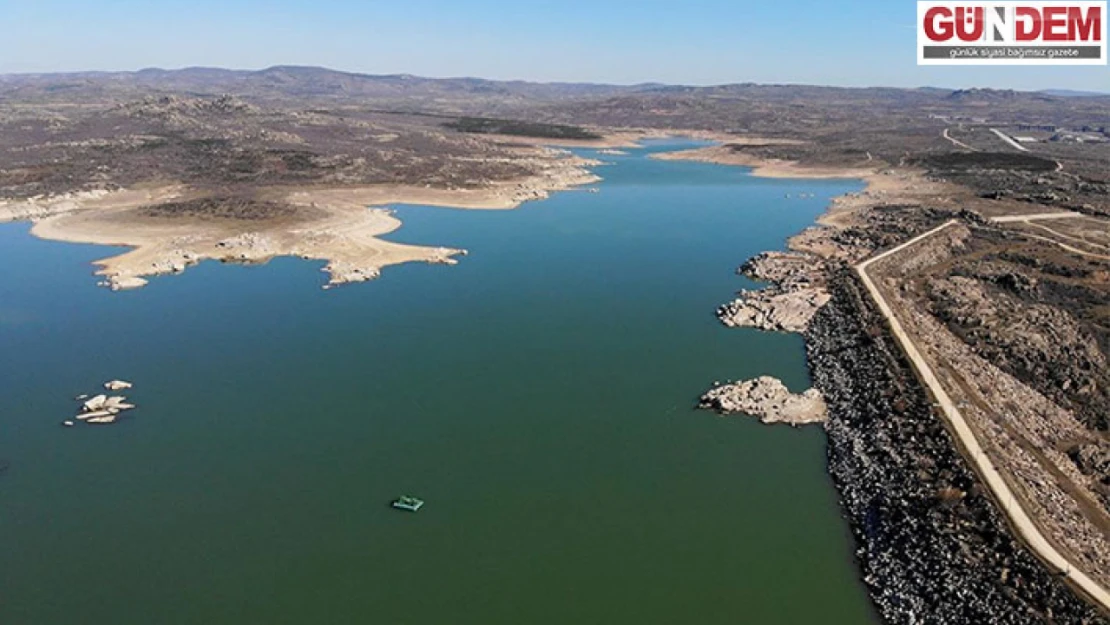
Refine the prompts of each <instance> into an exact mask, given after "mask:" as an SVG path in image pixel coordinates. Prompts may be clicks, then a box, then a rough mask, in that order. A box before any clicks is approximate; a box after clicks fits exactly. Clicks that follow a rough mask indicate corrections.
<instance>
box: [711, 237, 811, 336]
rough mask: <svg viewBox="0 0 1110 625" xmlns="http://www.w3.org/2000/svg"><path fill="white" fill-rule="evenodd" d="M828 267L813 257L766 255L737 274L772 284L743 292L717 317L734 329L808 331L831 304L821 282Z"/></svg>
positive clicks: (790, 253)
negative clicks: (807, 327)
mask: <svg viewBox="0 0 1110 625" xmlns="http://www.w3.org/2000/svg"><path fill="white" fill-rule="evenodd" d="M824 267H825V262H824V261H823V260H821V259H820V258H818V257H816V256H814V255H812V254H806V253H799V252H764V253H762V254H760V255H758V256H756V257H755V258H752V259H751V260H749V261H748V262H746V263H744V264H743V265H742V266H741V267H740V269H739V270H738V271H737V273H739V274H741V275H744V276H747V277H749V278H751V279H753V280H761V281H764V282H770V283H771V284H770V285H769V286H767V287H766V288H764V289H761V290H758V291H741V292H740V293H738V295H739V296H740V297H739V298H737V299H735V300H733V301H731V302H729V303H727V304H724V305H723V306H721V307H720V308H718V309H717V318H718V319H720V320H721V323H723V324H725V325H726V326H728V327H730V328H736V327H748V328H758V329H760V330H766V331H768V332H804V331H805V329H806V326H807V325H808V324H809V320H810V319H812V318H813V315H815V314H816V313H817V311H818V309H820V308H821V307H822V306H824V305H825V303H827V302H828V301H829V294H828V292H827V291H826V290H825V289H824V286H823V280H822V279H821V276H822V275H823V269H824Z"/></svg>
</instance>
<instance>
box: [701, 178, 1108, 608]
mask: <svg viewBox="0 0 1110 625" xmlns="http://www.w3.org/2000/svg"><path fill="white" fill-rule="evenodd" d="M887 178H889V179H890V180H887ZM910 179H911V177H907V176H901V177H899V176H894V175H891V176H887V177H886V178H884V177H882V176H875V177H873V178H872V179H871V180H870V181H869V182H870V183H871V184H872V186H874V185H875V184H877V183H876V182H875V180H881V181H885V182H891V180H895V181H900V182H899V184H909V183H908V182H907V181H909V180H910ZM869 188H870V187H869ZM907 188H910V187H907ZM930 188H931V187H930ZM895 190H896V191H898V193H900V194H903V195H904V194H907V193H909V194H912V193H914V192H917V191H914V190H912V189H911V190H910V191H907V190H906V189H904V188H901V187H899V188H898V189H895ZM919 191H920V190H919ZM891 192H892V193H893V191H891ZM920 192H924V191H920ZM884 193H885V192H884ZM873 196H874V197H873ZM884 198H885V196H881V195H880V194H878V192H877V191H876V192H874V193H873V192H872V191H866V192H864V193H861V194H857V196H853V197H850V198H847V199H845V198H838V199H837V200H836V201H834V203H833V209H832V212H831V213H830V214H829V215H826V217H824V218H823V219H822V221H821V225H819V226H815V227H813V228H810V229H809V230H807V231H806V232H805V233H803V235H799V236H797V237H794V238H793V239H791V242H790V248H791V250H792V251H789V252H765V253H763V254H760V255H758V256H756V257H755V258H753V259H751V260H749V261H748V262H747V263H745V264H744V265H743V266H742V267H741V268H740V270H739V273H741V274H743V275H745V276H747V277H749V278H752V279H754V280H759V281H764V282H768V283H769V285H768V286H767V287H766V288H764V289H762V290H759V291H744V292H741V293H740V298H739V299H737V300H735V301H733V302H730V303H728V304H725V305H724V306H722V307H720V308H719V309H718V310H717V316H718V318H719V319H720V320H721V321H722V323H724V324H725V325H728V326H730V327H732V326H747V327H756V328H759V329H762V330H767V331H777V332H783V331H786V332H798V333H801V334H803V336H804V338H805V342H806V351H807V357H808V364H809V368H810V371H811V377H812V380H813V385H814V389H815V390H814V391H813V392H814V396H818V395H820V396H822V397H823V401H824V404H825V406H826V408H827V418H826V420H824V421H822V423H823V425H824V427H825V430H826V433H827V436H828V471H829V474H830V475H831V477H832V479H833V482H834V484H835V486H836V488H837V490H838V492H839V495H840V503H841V507H842V509H843V510H844V515H845V517H846V519H847V520H848V523H849V526H850V528H851V531H852V533H853V535H854V537H855V542H856V545H857V550H856V557H857V562H858V566H859V568H860V572H861V578H862V579H863V581H864V583H865V585H866V587H867V589H868V592H869V594H870V595H871V598H872V602H873V604H874V605H875V607H876V610H877V612H878V614H879V615H880V617H881V619H882V620H883V622H886V623H899V624H901V623H907V624H917V623H945V624H957V625H963V624H967V625H972V624H981V623H992V624H993V623H999V624H1018V623H1069V624H1082V625H1087V624H1094V623H1108V622H1110V621H1108V620H1107V618H1106V615H1104V614H1103V613H1101V612H1100V611H1099V610H1098V609H1097V608H1095V607H1094V606H1092V605H1091V604H1090V603H1088V602H1087V601H1085V600H1084V599H1083V598H1081V597H1080V596H1079V595H1077V594H1076V592H1075V591H1074V590H1073V589H1072V588H1071V587H1070V586H1068V585H1067V584H1066V582H1065V581H1064V580H1063V579H1062V578H1061V577H1060V576H1059V575H1058V572H1056V573H1054V572H1053V571H1052V570H1050V569H1049V568H1048V567H1047V566H1046V565H1045V564H1044V563H1042V562H1041V561H1040V560H1038V559H1037V557H1036V556H1035V555H1033V553H1032V552H1031V551H1030V550H1029V549H1027V548H1026V547H1025V545H1024V543H1022V542H1021V541H1020V540H1019V539H1017V538H1016V537H1015V535H1014V534H1013V532H1012V531H1011V529H1010V528H1009V526H1008V525H1007V521H1006V518H1005V516H1004V515H1003V514H1002V513H1001V512H1000V511H999V509H998V508H997V506H996V504H995V502H994V501H992V500H991V499H990V495H989V492H988V491H987V489H986V488H985V487H984V486H983V485H982V484H981V483H980V480H979V477H978V476H977V475H976V474H975V473H974V471H973V470H972V469H971V467H970V465H969V464H968V463H967V461H966V460H965V459H964V458H963V456H962V455H961V454H960V451H959V450H958V448H957V447H956V444H955V442H954V441H953V439H952V438H951V436H950V435H949V433H948V431H947V430H946V429H945V426H944V423H943V421H942V419H941V417H940V416H939V415H937V414H936V413H934V411H933V407H932V400H931V398H930V397H929V396H928V395H927V393H926V391H925V389H924V388H923V387H922V386H921V384H920V383H919V381H918V380H917V378H916V377H915V375H914V373H913V370H912V369H911V367H910V365H909V363H908V361H907V360H906V359H905V357H904V355H903V353H902V352H901V350H900V349H899V347H898V345H897V343H896V342H895V341H894V339H893V337H892V336H891V335H890V333H889V328H888V326H887V325H886V322H885V320H884V318H883V317H882V316H881V315H880V314H879V313H878V312H877V311H876V310H875V309H874V308H873V307H872V303H871V300H870V299H868V298H867V297H866V295H865V294H864V292H863V291H862V286H861V285H860V284H859V283H858V282H857V280H858V278H857V277H856V275H855V274H854V272H852V270H851V269H850V266H851V264H853V263H854V262H857V261H858V260H860V259H862V258H866V257H867V256H869V255H870V254H872V253H873V252H874V250H875V249H879V248H883V247H887V246H889V245H891V244H892V243H893V242H896V241H900V240H904V239H905V238H906V237H907V236H909V235H910V234H912V233H915V232H919V231H922V230H923V229H927V228H928V227H931V226H930V224H931V222H932V221H936V220H937V219H940V218H942V217H948V218H952V217H956V218H959V217H963V216H964V215H963V213H958V214H957V211H955V210H953V211H951V212H947V213H945V214H944V215H941V216H938V215H934V214H933V213H932V212H929V211H925V212H924V213H923V215H922V217H921V218H920V219H918V220H917V221H910V222H907V223H895V224H888V223H887V221H889V220H890V219H896V218H898V217H900V216H901V213H898V212H897V211H892V215H890V216H889V219H888V215H886V213H884V212H883V210H882V209H881V208H880V209H876V208H875V207H876V206H878V205H882V204H884V202H883V201H882V200H883V199H884ZM895 208H897V207H895ZM860 215H866V216H865V217H859V216H860ZM918 222H920V223H918ZM880 226H881V227H880ZM748 385H750V383H739V384H733V385H728V386H725V387H720V386H718V388H714V389H713V390H711V391H709V392H708V393H707V394H706V395H705V396H703V398H702V402H701V405H702V407H706V408H713V409H716V410H718V411H721V412H725V413H728V412H732V411H739V412H745V413H748V414H754V415H755V416H759V417H764V415H765V408H767V407H768V406H770V407H771V408H774V407H775V406H779V405H782V401H781V398H780V399H779V400H772V401H770V402H769V403H768V402H760V401H757V400H758V399H759V398H758V397H756V396H757V395H761V394H760V393H752V392H750V391H751V389H749V388H748ZM771 421H774V419H771ZM765 422H766V420H765Z"/></svg>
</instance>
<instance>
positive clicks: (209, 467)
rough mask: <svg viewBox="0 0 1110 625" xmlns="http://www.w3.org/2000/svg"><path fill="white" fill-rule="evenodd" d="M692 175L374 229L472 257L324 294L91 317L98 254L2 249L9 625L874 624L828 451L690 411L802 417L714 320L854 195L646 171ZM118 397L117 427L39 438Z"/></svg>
mask: <svg viewBox="0 0 1110 625" xmlns="http://www.w3.org/2000/svg"><path fill="white" fill-rule="evenodd" d="M690 145H691V144H690V143H689V142H683V141H678V140H673V141H657V142H651V143H648V144H646V146H645V147H644V148H642V149H636V150H631V151H630V152H629V154H628V155H627V156H612V155H600V156H598V157H599V158H601V159H602V160H605V161H607V162H608V164H607V165H605V166H602V167H599V168H598V173H599V174H600V175H601V176H603V177H604V178H605V181H604V182H603V183H601V184H599V185H598V187H599V189H600V192H599V193H586V192H581V191H570V192H565V193H560V194H557V195H555V196H554V197H552V198H551V199H549V200H546V201H542V202H535V203H530V204H526V205H524V206H523V207H521V208H520V209H518V210H513V211H465V210H451V209H439V208H429V207H419V206H402V207H397V210H398V213H399V216H400V217H401V219H402V220H403V221H404V225H403V227H402V228H401V229H400V230H398V231H396V232H394V233H392V234H391V235H390V236H389V238H390V239H392V240H395V241H403V242H412V243H421V244H428V245H446V246H453V247H462V248H466V249H469V250H470V255H469V256H466V257H463V258H461V262H460V264H459V265H457V266H453V267H447V266H434V265H422V264H411V265H403V266H399V267H390V268H387V269H385V271H384V272H383V276H382V277H381V279H379V280H377V281H374V282H370V283H365V284H357V285H349V286H345V287H342V288H339V289H333V290H330V291H323V290H321V289H320V286H321V285H322V284H323V283H324V282H325V275H324V274H322V273H320V269H321V266H322V264H321V263H310V262H304V261H301V260H297V259H277V260H275V261H273V262H271V263H269V264H267V265H263V266H254V267H244V266H234V265H221V264H219V263H214V262H209V263H203V264H201V265H200V266H198V267H194V268H191V269H189V270H188V271H187V272H185V273H184V274H182V275H179V276H172V277H162V278H157V279H155V280H152V281H151V284H150V285H149V286H147V287H146V288H144V289H140V290H137V291H132V292H122V293H112V292H110V291H107V290H105V289H101V288H98V287H97V286H95V282H96V280H95V278H94V277H92V276H91V275H90V274H91V271H92V268H91V267H90V265H89V263H90V261H92V260H95V259H97V258H101V257H103V256H106V255H109V254H111V253H113V250H112V249H110V248H104V247H95V246H82V245H70V244H64V243H55V242H48V241H42V240H38V239H35V238H33V237H31V236H29V234H28V229H29V228H28V225H27V224H6V225H2V226H0V266H3V267H4V271H3V272H0V459H3V460H4V461H6V462H7V463H8V465H9V468H8V469H7V470H6V471H4V472H3V473H0V623H3V624H5V625H49V624H65V625H69V624H84V623H89V624H94V623H95V624H102V623H113V624H116V625H121V624H131V623H134V624H142V625H149V624H161V623H166V624H178V623H181V624H202V623H203V624H214V623H228V624H237V625H239V624H248V623H250V624H253V623H328V624H345V623H360V624H365V623H383V624H393V623H399V624H400V623H412V624H426V623H427V624H439V623H474V624H496V623H506V624H508V623H512V624H547V623H551V624H560V625H562V624H569V623H605V624H607V625H608V624H618V623H634V624H637V625H644V624H654V623H658V624H674V623H699V624H715V623H768V624H780V623H781V624H801V623H822V624H826V625H832V624H864V623H873V622H875V620H874V616H873V615H872V612H871V608H870V606H869V603H868V601H867V597H866V593H865V591H864V589H863V586H862V584H861V583H860V581H859V580H858V576H857V571H856V569H855V565H854V562H853V557H852V549H853V545H852V543H851V539H850V535H849V533H848V530H847V527H846V524H845V522H844V520H843V519H842V517H841V515H840V511H839V508H838V506H837V501H836V493H835V490H834V489H833V486H832V484H831V482H830V480H829V478H828V476H827V474H826V473H825V439H824V434H823V433H822V431H821V430H820V429H818V428H803V429H792V428H789V427H767V426H763V425H760V424H759V423H758V422H756V421H755V420H753V419H750V418H747V417H730V418H721V417H718V416H716V415H714V414H711V413H708V412H702V411H696V410H694V409H693V406H694V404H695V402H696V399H697V396H698V395H699V394H700V393H701V392H702V391H703V390H705V389H706V388H707V387H709V385H711V384H712V382H713V381H714V380H722V381H723V380H726V379H738V378H748V377H753V376H757V375H762V374H767V375H772V376H776V377H779V378H781V379H783V380H784V381H785V382H786V383H787V385H788V386H790V387H791V388H792V389H794V390H799V391H800V390H802V389H804V388H806V387H807V386H808V378H807V371H806V366H805V358H804V346H803V344H802V341H801V339H800V337H798V336H795V335H782V334H769V333H762V332H758V331H755V330H748V329H735V330H730V329H727V328H725V327H724V326H722V325H721V324H720V323H718V321H717V320H716V319H715V317H714V315H713V312H714V310H715V309H716V307H717V306H718V305H719V304H721V303H723V302H725V301H727V300H728V299H729V298H730V297H731V296H732V294H733V293H734V292H735V291H736V290H738V289H741V288H751V287H753V285H752V283H750V282H749V281H747V280H746V279H744V278H742V277H740V276H737V275H736V274H735V268H736V267H737V266H738V265H739V264H740V263H741V262H743V261H744V260H745V259H746V258H748V257H749V256H751V255H753V254H755V253H757V252H760V251H762V250H766V249H781V248H782V247H783V246H784V244H785V239H786V238H787V237H788V236H790V235H791V234H793V233H796V232H798V231H800V230H802V229H803V228H805V227H806V226H808V225H810V224H811V223H812V222H813V220H814V218H815V217H816V216H817V215H818V214H820V213H821V212H822V210H823V209H824V207H825V206H826V204H827V202H828V200H829V199H830V198H831V197H833V196H835V195H839V194H841V193H845V192H847V191H851V190H855V189H857V188H859V184H858V183H857V182H854V181H827V180H826V181H805V180H769V179H761V178H755V177H752V176H750V175H749V174H748V173H747V171H746V170H744V169H741V168H733V167H724V166H716V165H709V164H703V163H687V162H664V161H655V160H649V159H648V158H646V156H647V155H648V154H649V153H651V152H657V151H664V150H674V149H681V148H685V147H690ZM586 154H587V155H595V154H594V153H592V152H586ZM787 193H789V194H791V195H792V199H787V198H785V197H784V196H785V195H786V194H787ZM799 193H812V194H814V196H815V197H813V198H806V199H799V198H798V197H797V195H798V194H799ZM116 377H122V378H124V379H129V380H133V381H134V382H135V383H136V388H135V389H134V390H133V391H132V392H130V393H129V396H130V397H132V398H133V399H134V400H135V401H136V403H138V405H139V408H138V409H137V410H135V411H134V412H132V413H128V418H127V419H126V420H124V421H122V422H120V423H118V424H116V425H114V426H110V427H100V428H97V427H77V428H72V429H69V428H63V427H61V426H60V422H61V421H62V420H64V419H66V418H69V417H70V416H71V415H72V414H74V411H75V405H76V402H74V401H73V397H74V396H75V395H77V394H78V393H88V392H93V391H95V389H96V388H97V386H98V385H99V384H100V383H102V382H103V381H105V380H107V379H111V378H116ZM402 494H414V495H418V496H420V497H422V498H424V499H425V500H426V501H427V505H426V506H425V507H424V509H423V510H422V511H421V512H419V513H418V514H410V513H403V512H399V511H395V510H393V509H391V508H390V507H389V502H390V501H391V500H392V499H393V498H395V497H397V496H399V495H402Z"/></svg>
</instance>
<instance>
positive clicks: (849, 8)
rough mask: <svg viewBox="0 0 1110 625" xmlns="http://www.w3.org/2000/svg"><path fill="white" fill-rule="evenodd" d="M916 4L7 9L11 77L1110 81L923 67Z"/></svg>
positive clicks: (1101, 86) (456, 1)
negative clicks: (244, 73)
mask: <svg viewBox="0 0 1110 625" xmlns="http://www.w3.org/2000/svg"><path fill="white" fill-rule="evenodd" d="M915 19H916V3H915V2H913V1H912V0H856V1H853V2H835V1H831V0H824V1H815V0H797V1H790V0H761V1H759V2H750V1H743V0H686V1H685V2H683V1H681V0H668V1H664V0H638V1H635V0H626V1H614V0H590V1H587V0H561V1H550V0H516V1H515V2H508V1H506V0H400V1H392V2H383V1H377V0H316V1H315V2H312V1H309V0H270V1H269V2H262V1H258V0H193V1H191V2H184V1H181V0H141V1H140V0H100V1H97V0H0V24H2V25H3V35H2V36H0V73H17V72H55V71H77V70H133V69H140V68H143V67H164V68H178V67H187V66H196V65H204V66H216V67H228V68H239V69H258V68H263V67H268V66H271V65H281V64H291V65H321V66H326V67H331V68H334V69H341V70H348V71H357V72H366V73H375V74H392V73H409V74H419V75H423V76H478V77H483V78H497V79H526V80H536V81H588V82H609V83H621V84H628V83H638V82H666V83H682V84H717V83H730V82H748V81H753V82H764V83H808V84H831V85H846V86H868V85H889V86H903V87H914V86H923V85H933V86H945V87H968V86H984V87H986V86H989V87H1008V88H1015V89H1042V88H1049V87H1057V88H1070V89H1086V90H1099V91H1110V70H1108V68H1107V67H1104V66H1103V67H1075V68H1062V67H1056V68H1029V67H1017V68H959V67H934V68H920V67H917V65H916V57H915V47H914V46H915V31H914V21H915Z"/></svg>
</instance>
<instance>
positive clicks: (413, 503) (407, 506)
mask: <svg viewBox="0 0 1110 625" xmlns="http://www.w3.org/2000/svg"><path fill="white" fill-rule="evenodd" d="M393 507H394V508H397V509H398V510H405V511H408V512H417V511H418V510H420V509H421V508H423V507H424V500H423V499H417V498H416V497H409V496H408V495H405V496H403V497H398V498H397V499H395V500H393Z"/></svg>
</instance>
